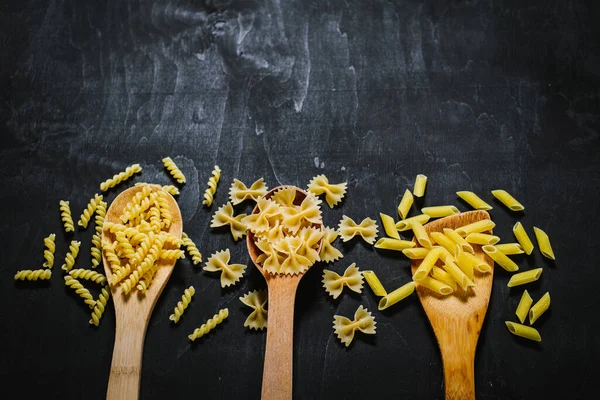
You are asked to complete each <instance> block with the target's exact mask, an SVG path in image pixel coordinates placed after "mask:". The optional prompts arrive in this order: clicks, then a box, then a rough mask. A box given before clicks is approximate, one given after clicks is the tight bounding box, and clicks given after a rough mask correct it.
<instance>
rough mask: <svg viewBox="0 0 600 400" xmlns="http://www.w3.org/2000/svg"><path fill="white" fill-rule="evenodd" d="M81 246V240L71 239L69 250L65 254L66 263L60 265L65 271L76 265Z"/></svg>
mask: <svg viewBox="0 0 600 400" xmlns="http://www.w3.org/2000/svg"><path fill="white" fill-rule="evenodd" d="M79 246H81V242H78V241H76V240H72V241H71V244H70V245H69V252H68V253H67V255H66V256H65V263H64V264H63V265H62V267H60V268H61V269H62V270H63V271H66V272H69V271H70V270H71V269H72V268H73V265H75V260H76V259H77V255H78V254H79Z"/></svg>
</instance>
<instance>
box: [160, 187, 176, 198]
mask: <svg viewBox="0 0 600 400" xmlns="http://www.w3.org/2000/svg"><path fill="white" fill-rule="evenodd" d="M162 188H163V190H164V191H165V192H167V193H169V194H170V195H171V196H178V195H179V189H177V187H175V186H173V185H164V186H163V187H162Z"/></svg>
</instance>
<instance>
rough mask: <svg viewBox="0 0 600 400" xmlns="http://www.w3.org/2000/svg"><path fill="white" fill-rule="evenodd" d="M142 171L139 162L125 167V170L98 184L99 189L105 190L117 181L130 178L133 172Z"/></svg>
mask: <svg viewBox="0 0 600 400" xmlns="http://www.w3.org/2000/svg"><path fill="white" fill-rule="evenodd" d="M138 172H142V167H141V166H140V164H133V165H130V166H129V167H127V168H125V171H123V172H119V173H118V174H116V175H113V177H112V178H110V179H107V180H105V181H104V182H102V183H101V184H100V190H101V191H103V192H106V191H107V190H108V189H110V188H113V187H115V186H117V185H118V184H119V183H121V182H123V181H126V180H127V179H129V178H131V177H132V176H133V175H134V174H137V173H138Z"/></svg>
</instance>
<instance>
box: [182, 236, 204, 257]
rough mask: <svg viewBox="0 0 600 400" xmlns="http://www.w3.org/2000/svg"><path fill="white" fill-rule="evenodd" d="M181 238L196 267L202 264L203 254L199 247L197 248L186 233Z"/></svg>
mask: <svg viewBox="0 0 600 400" xmlns="http://www.w3.org/2000/svg"><path fill="white" fill-rule="evenodd" d="M181 238H182V239H183V245H184V246H185V247H186V249H187V252H188V254H189V255H190V256H192V262H193V263H194V265H196V264H199V263H201V262H202V254H201V253H200V250H198V247H196V244H194V242H193V241H192V239H190V237H189V236H188V235H187V233H185V232H183V234H182V235H181Z"/></svg>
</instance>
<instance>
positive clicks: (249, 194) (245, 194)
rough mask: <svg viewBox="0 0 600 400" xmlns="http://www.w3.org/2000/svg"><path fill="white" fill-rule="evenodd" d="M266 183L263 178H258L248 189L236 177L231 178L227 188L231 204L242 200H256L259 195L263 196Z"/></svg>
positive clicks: (265, 190) (265, 191)
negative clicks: (231, 180)
mask: <svg viewBox="0 0 600 400" xmlns="http://www.w3.org/2000/svg"><path fill="white" fill-rule="evenodd" d="M267 189H268V188H267V185H265V182H264V180H263V178H260V179H259V180H257V181H256V182H254V183H253V184H252V186H250V189H248V188H247V187H246V185H244V182H241V181H239V180H237V179H234V180H233V183H232V184H231V188H230V189H229V199H230V200H231V203H232V204H233V205H236V204H240V203H241V202H242V201H244V200H254V201H256V200H257V199H258V198H259V197H262V196H264V194H265V193H267Z"/></svg>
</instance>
